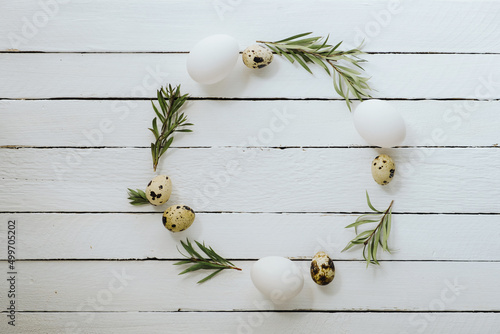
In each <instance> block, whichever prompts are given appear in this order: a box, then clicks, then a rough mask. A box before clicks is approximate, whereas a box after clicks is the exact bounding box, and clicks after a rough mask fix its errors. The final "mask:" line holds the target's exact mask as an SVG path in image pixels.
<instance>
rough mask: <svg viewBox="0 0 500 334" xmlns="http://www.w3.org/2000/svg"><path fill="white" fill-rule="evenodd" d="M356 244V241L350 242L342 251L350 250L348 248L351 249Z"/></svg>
mask: <svg viewBox="0 0 500 334" xmlns="http://www.w3.org/2000/svg"><path fill="white" fill-rule="evenodd" d="M356 245H357V244H355V243H352V242H349V243H348V244H347V246H345V248H344V249H343V250H342V252H343V251H346V250H348V249H350V248H352V247H354V246H356Z"/></svg>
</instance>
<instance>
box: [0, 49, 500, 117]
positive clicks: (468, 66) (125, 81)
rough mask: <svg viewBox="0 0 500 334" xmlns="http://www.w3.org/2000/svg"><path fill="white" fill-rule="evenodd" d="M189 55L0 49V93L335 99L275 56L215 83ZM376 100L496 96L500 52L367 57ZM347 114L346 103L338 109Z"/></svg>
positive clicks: (319, 78) (318, 75) (322, 76)
mask: <svg viewBox="0 0 500 334" xmlns="http://www.w3.org/2000/svg"><path fill="white" fill-rule="evenodd" d="M186 57H187V54H31V53H28V54H3V55H2V57H0V73H2V74H3V80H2V81H0V98H55V97H78V98H81V97H94V98H95V97H153V96H155V95H156V89H157V88H158V87H159V86H161V85H164V84H166V83H168V82H170V83H173V84H182V85H183V88H184V91H185V92H188V93H190V94H191V95H192V96H194V97H228V98H233V97H237V98H276V97H283V98H311V97H312V98H335V97H337V95H336V93H335V90H334V89H333V83H332V80H331V78H330V77H329V76H328V75H327V74H326V73H325V72H324V71H323V70H322V69H321V71H320V69H316V70H315V71H314V72H315V75H311V74H309V73H307V72H306V71H305V70H303V69H302V68H299V67H298V66H299V65H297V64H290V63H288V62H287V61H286V60H283V59H276V61H275V62H273V66H269V67H268V68H266V69H264V70H263V71H262V72H255V71H252V70H251V69H248V68H246V67H245V65H243V62H241V61H238V62H237V65H236V66H235V69H234V70H233V72H232V73H231V74H230V75H229V77H228V78H226V79H225V80H223V81H221V82H220V83H218V84H215V85H211V86H204V85H199V84H197V83H195V82H194V81H193V80H191V78H190V77H189V75H188V74H187V71H186V68H185V61H186ZM365 58H366V60H367V61H368V63H366V65H365V66H364V67H365V69H366V71H367V74H368V75H369V76H371V77H372V79H371V86H372V88H373V89H375V90H376V91H374V92H373V96H374V97H381V98H425V99H433V98H472V99H492V98H496V99H498V98H500V88H499V84H498V82H499V80H500V79H499V78H500V67H499V66H497V65H498V62H499V61H500V55H467V54H465V55H464V54H452V55H449V54H444V55H443V54H437V55H436V54H418V55H415V54H412V55H404V54H403V55H402V54H378V55H366V56H365ZM341 110H342V111H343V112H347V108H346V107H343V108H342V109H341Z"/></svg>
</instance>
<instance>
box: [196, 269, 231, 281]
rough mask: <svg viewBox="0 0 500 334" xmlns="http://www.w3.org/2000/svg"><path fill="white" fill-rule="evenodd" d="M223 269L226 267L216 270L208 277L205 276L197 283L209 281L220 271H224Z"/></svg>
mask: <svg viewBox="0 0 500 334" xmlns="http://www.w3.org/2000/svg"><path fill="white" fill-rule="evenodd" d="M223 270H224V268H221V269H219V270H216V271H214V272H213V273H211V274H210V275H208V276H207V277H205V278H204V279H201V280H199V281H198V282H197V283H198V284H201V283H203V282H206V281H208V280H209V279H211V278H212V277H214V276H215V275H217V274H218V273H220V272H221V271H223Z"/></svg>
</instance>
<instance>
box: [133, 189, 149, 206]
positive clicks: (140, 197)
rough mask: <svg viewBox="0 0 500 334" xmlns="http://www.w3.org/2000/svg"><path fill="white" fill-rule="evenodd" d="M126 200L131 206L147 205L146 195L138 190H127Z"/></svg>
mask: <svg viewBox="0 0 500 334" xmlns="http://www.w3.org/2000/svg"><path fill="white" fill-rule="evenodd" d="M128 199H129V200H130V204H132V205H144V204H149V201H148V198H147V197H146V193H145V192H144V191H142V190H140V189H137V190H133V189H130V188H128Z"/></svg>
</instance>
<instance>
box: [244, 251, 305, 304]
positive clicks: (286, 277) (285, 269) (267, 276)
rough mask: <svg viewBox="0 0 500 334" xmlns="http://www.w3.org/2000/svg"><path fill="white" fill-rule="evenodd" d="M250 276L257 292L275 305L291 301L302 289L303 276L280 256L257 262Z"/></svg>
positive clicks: (268, 257) (295, 267) (297, 268)
mask: <svg viewBox="0 0 500 334" xmlns="http://www.w3.org/2000/svg"><path fill="white" fill-rule="evenodd" d="M250 276H251V278H252V282H253V284H254V285H255V287H256V288H257V290H259V291H260V292H261V293H262V294H263V295H264V296H266V297H267V298H268V299H270V300H271V301H272V302H273V303H275V304H280V303H282V302H285V301H287V300H290V299H292V298H293V297H295V296H297V295H298V294H299V292H300V291H302V288H303V287H304V275H303V274H302V272H301V271H300V269H299V267H298V266H297V265H296V264H295V263H293V261H291V260H289V259H287V258H284V257H281V256H267V257H264V258H262V259H260V260H258V261H257V262H255V264H254V265H253V267H252V270H251V272H250Z"/></svg>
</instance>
